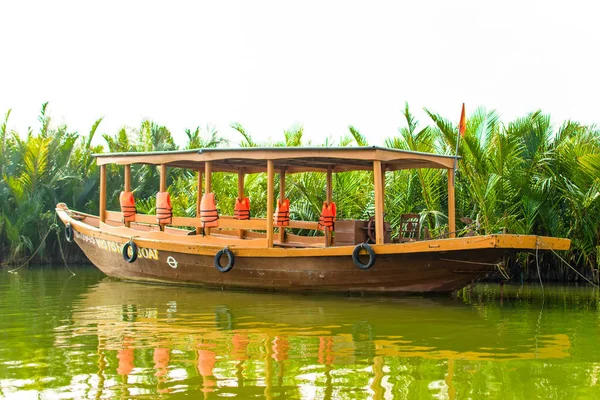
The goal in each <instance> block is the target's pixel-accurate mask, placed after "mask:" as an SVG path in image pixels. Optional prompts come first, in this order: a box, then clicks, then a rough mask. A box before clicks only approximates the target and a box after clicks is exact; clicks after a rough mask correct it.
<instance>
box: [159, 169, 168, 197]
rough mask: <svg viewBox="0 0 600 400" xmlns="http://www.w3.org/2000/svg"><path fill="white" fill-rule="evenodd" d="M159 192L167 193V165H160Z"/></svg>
mask: <svg viewBox="0 0 600 400" xmlns="http://www.w3.org/2000/svg"><path fill="white" fill-rule="evenodd" d="M159 190H160V191H161V192H166V191H167V164H160V189H159Z"/></svg>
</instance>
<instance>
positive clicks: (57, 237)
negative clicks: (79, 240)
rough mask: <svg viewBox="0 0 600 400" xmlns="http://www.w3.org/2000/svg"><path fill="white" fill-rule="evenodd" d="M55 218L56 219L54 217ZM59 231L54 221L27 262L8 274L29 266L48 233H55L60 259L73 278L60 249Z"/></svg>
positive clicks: (73, 274) (72, 273)
mask: <svg viewBox="0 0 600 400" xmlns="http://www.w3.org/2000/svg"><path fill="white" fill-rule="evenodd" d="M55 218H56V217H55ZM59 229H60V227H59V226H58V224H57V223H56V219H55V222H54V223H53V224H52V225H50V227H49V228H48V232H46V234H45V235H44V238H43V239H42V241H41V242H40V245H39V246H38V248H37V249H35V251H34V252H33V254H32V255H31V257H29V258H28V259H27V261H25V262H24V263H23V264H21V265H20V266H18V267H17V268H15V269H11V270H9V271H8V272H9V273H11V274H16V273H17V271H18V270H20V269H21V268H23V267H24V266H26V265H29V261H31V260H32V259H33V257H35V255H36V254H37V253H38V251H40V249H41V248H42V245H43V244H44V243H45V242H46V239H47V238H48V235H50V232H52V231H54V232H56V239H57V241H58V248H59V250H60V255H61V257H62V260H63V262H64V264H65V267H67V270H68V271H69V272H70V273H71V276H75V273H74V272H73V271H71V269H70V268H69V266H68V265H67V261H66V259H65V254H64V252H63V249H62V244H61V243H60V235H59V233H58V232H59Z"/></svg>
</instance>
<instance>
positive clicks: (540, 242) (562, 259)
mask: <svg viewBox="0 0 600 400" xmlns="http://www.w3.org/2000/svg"><path fill="white" fill-rule="evenodd" d="M539 244H543V245H544V246H546V247H547V248H548V249H549V250H550V251H552V252H553V253H554V255H555V256H556V257H558V258H559V260H561V261H562V262H563V263H565V264H566V265H567V267H569V268H571V269H572V270H573V271H574V272H575V273H576V274H577V275H579V276H580V277H582V278H583V279H584V280H586V281H587V282H588V283H589V284H590V285H592V286H594V287H595V288H597V289H600V286H598V285H597V284H595V283H594V282H592V281H590V280H589V279H588V278H586V277H585V276H584V275H583V274H582V273H580V272H579V271H577V270H576V269H575V267H573V266H572V265H571V264H569V263H568V262H567V261H566V260H565V259H564V258H562V257H561V256H560V255H559V254H558V253H557V252H556V251H554V249H553V248H552V247H550V246H548V244H546V243H545V242H544V241H543V240H542V239H540V238H539V237H538V240H537V241H536V243H535V251H536V258H537V250H538V247H539ZM538 275H539V266H538ZM540 283H541V277H540Z"/></svg>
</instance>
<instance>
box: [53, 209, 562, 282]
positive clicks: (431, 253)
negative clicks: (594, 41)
mask: <svg viewBox="0 0 600 400" xmlns="http://www.w3.org/2000/svg"><path fill="white" fill-rule="evenodd" d="M57 212H58V214H59V217H60V218H61V219H62V220H63V222H64V223H65V224H67V223H68V224H70V225H71V227H72V228H73V239H74V242H75V243H76V244H77V245H78V246H79V247H80V248H81V249H82V250H83V252H84V253H85V255H86V256H87V257H88V259H89V260H90V261H91V262H92V263H93V264H94V265H95V266H96V267H98V268H99V269H100V270H101V271H102V272H104V273H105V274H106V275H108V276H110V277H113V278H118V279H123V280H132V281H143V282H156V283H167V284H184V285H198V286H207V287H216V288H240V289H252V290H275V291H319V292H346V293H347V292H352V293H355V292H363V293H449V292H452V291H455V290H458V289H461V288H463V287H464V286H466V285H468V284H469V283H471V282H473V281H477V280H479V279H482V278H485V277H487V276H489V275H490V274H493V273H495V272H497V271H498V267H497V264H498V263H500V262H501V261H502V260H503V259H504V258H505V257H507V256H512V255H514V254H515V253H516V252H517V251H523V250H527V249H528V248H532V243H538V237H536V236H518V235H491V236H479V237H472V238H459V239H441V240H432V241H426V242H416V243H406V244H384V245H373V246H372V248H373V250H374V252H375V253H376V261H375V263H374V265H373V266H372V267H371V268H369V269H366V270H364V269H360V268H358V267H357V266H356V265H355V264H354V261H353V259H352V251H353V249H354V247H353V246H340V247H328V248H302V249H285V248H270V249H267V248H261V249H257V248H238V247H231V248H230V250H231V251H232V252H233V254H234V259H235V263H234V266H233V268H232V269H231V270H230V271H228V272H220V271H219V270H218V269H217V268H216V267H215V256H216V254H217V252H219V250H221V249H222V248H223V247H220V246H214V245H208V244H203V243H202V240H203V238H202V237H198V238H197V241H198V243H193V242H190V241H189V239H188V240H187V241H183V240H181V241H180V242H178V241H177V238H176V237H175V236H174V235H172V236H173V237H174V239H172V240H171V241H168V242H166V241H162V240H156V239H152V238H144V237H137V236H133V235H129V236H127V235H124V234H117V233H114V232H107V231H103V230H102V229H101V228H98V227H94V226H91V225H89V224H86V223H83V222H81V221H77V220H74V219H72V218H71V216H70V215H69V214H68V213H67V212H66V211H65V210H57ZM133 234H135V232H134V233H133ZM138 234H139V235H142V233H138ZM132 237H133V240H134V241H135V243H136V245H137V246H138V258H137V260H135V261H134V262H127V261H126V260H125V259H124V257H123V254H122V249H123V245H124V244H125V243H127V242H128V241H129V240H130V239H131V238H132ZM180 238H181V236H180ZM183 238H185V236H183ZM544 239H545V240H546V242H545V243H551V244H552V246H554V247H555V248H557V249H565V248H568V246H569V245H570V241H568V240H566V239H556V238H544ZM193 240H196V239H193ZM227 261H228V260H227V256H224V257H223V259H222V261H221V265H224V264H226V262H227Z"/></svg>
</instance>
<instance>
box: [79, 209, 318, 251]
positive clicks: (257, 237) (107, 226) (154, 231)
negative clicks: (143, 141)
mask: <svg viewBox="0 0 600 400" xmlns="http://www.w3.org/2000/svg"><path fill="white" fill-rule="evenodd" d="M122 221H123V214H122V213H121V212H119V211H106V222H104V223H100V225H99V227H100V228H101V229H103V230H106V231H110V232H113V233H117V234H121V235H126V236H132V233H135V236H139V237H145V238H149V239H162V240H174V241H179V242H185V243H188V242H189V243H197V242H198V241H201V242H203V243H207V244H223V245H225V244H232V241H233V243H235V242H237V241H238V240H239V241H240V243H241V242H244V243H245V244H250V243H251V247H266V245H267V244H266V230H267V220H266V218H252V219H249V220H237V219H234V218H233V217H232V216H229V215H222V216H220V217H219V226H218V227H216V228H211V229H210V234H209V235H206V236H202V235H200V236H201V237H202V238H201V239H200V238H199V236H198V235H190V232H194V231H195V230H192V231H190V229H189V228H199V227H201V226H202V223H201V222H200V219H199V218H193V217H173V219H172V222H171V224H169V225H168V226H165V227H164V230H163V231H161V230H160V228H159V225H158V223H157V220H156V215H149V214H139V213H138V214H136V215H135V221H133V222H131V223H130V226H129V227H127V226H125V225H124V224H123V222H122ZM87 222H88V223H92V221H91V220H90V221H87ZM92 224H93V225H96V224H95V223H92ZM183 228H188V229H183ZM274 228H277V227H274ZM285 228H286V234H285V237H284V239H283V241H281V240H278V239H276V240H275V245H276V246H285V247H289V246H291V247H324V246H325V242H324V237H323V236H302V235H296V234H293V233H291V232H290V231H287V229H303V230H313V231H315V230H318V229H319V223H318V222H316V221H297V220H290V222H289V225H287V226H286V227H285ZM132 231H133V232H132Z"/></svg>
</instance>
